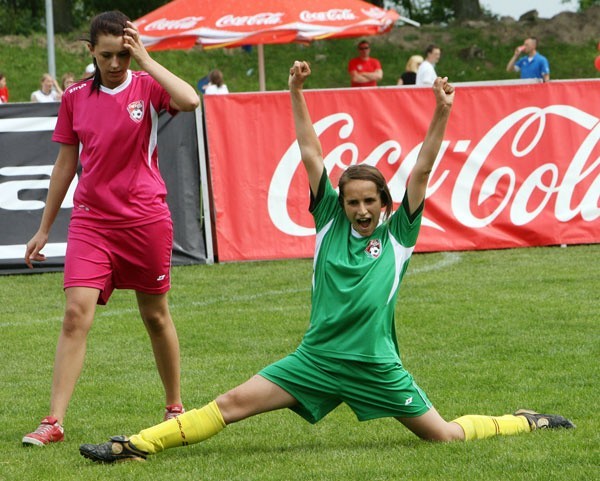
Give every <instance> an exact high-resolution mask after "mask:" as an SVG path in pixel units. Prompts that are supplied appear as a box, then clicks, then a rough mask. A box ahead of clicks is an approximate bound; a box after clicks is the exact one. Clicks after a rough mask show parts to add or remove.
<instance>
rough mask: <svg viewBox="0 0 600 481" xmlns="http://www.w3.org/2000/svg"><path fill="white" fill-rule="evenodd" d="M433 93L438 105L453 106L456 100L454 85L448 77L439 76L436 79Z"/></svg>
mask: <svg viewBox="0 0 600 481" xmlns="http://www.w3.org/2000/svg"><path fill="white" fill-rule="evenodd" d="M433 93H434V94H435V100H436V103H437V104H438V105H446V106H449V107H451V106H452V103H453V102H454V87H453V86H452V85H451V84H450V83H448V77H443V78H442V77H438V78H436V79H435V82H434V83H433Z"/></svg>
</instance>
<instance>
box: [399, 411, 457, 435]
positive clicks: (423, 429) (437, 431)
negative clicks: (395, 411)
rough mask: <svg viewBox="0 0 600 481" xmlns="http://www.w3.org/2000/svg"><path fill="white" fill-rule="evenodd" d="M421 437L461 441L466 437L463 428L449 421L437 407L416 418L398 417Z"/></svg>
mask: <svg viewBox="0 0 600 481" xmlns="http://www.w3.org/2000/svg"><path fill="white" fill-rule="evenodd" d="M396 419H397V420H398V421H400V422H401V423H402V424H404V425H405V426H406V427H407V428H408V429H410V430H411V431H412V432H413V433H415V434H416V435H417V436H419V437H420V438H421V439H425V440H427V441H460V440H464V439H465V433H464V431H463V430H462V428H461V427H460V426H459V425H458V424H456V423H454V422H447V421H446V420H444V418H442V416H440V415H439V413H438V412H437V411H436V410H435V408H433V407H432V408H431V409H430V410H429V411H427V412H426V413H425V414H423V415H421V416H418V417H416V418H396Z"/></svg>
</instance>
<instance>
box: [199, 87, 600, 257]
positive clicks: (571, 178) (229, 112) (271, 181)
mask: <svg viewBox="0 0 600 481" xmlns="http://www.w3.org/2000/svg"><path fill="white" fill-rule="evenodd" d="M305 94H306V99H307V103H308V106H309V109H310V112H311V116H312V119H313V122H314V125H315V129H316V131H317V135H318V136H319V138H320V140H321V143H322V145H323V155H324V158H325V164H326V167H327V170H328V172H329V175H330V178H331V179H332V182H333V185H337V179H338V178H339V175H340V174H341V172H342V170H343V169H344V168H345V167H346V166H348V165H350V164H352V163H363V162H365V163H368V164H371V165H375V166H377V167H378V168H379V169H380V170H381V171H382V172H383V173H384V175H385V176H386V178H387V179H388V183H389V186H390V190H391V192H392V196H393V198H394V202H395V206H397V205H398V203H399V202H400V201H401V199H402V196H403V194H404V189H405V181H406V178H407V176H408V174H409V173H410V170H411V168H412V166H413V165H414V162H415V161H416V155H417V153H418V150H419V147H420V143H421V141H422V139H423V138H424V136H425V131H426V129H427V126H428V123H429V119H430V118H431V114H432V111H433V108H434V97H433V93H432V92H431V91H430V90H429V89H424V88H379V89H377V88H373V89H343V90H313V91H310V90H308V91H306V93H305ZM205 114H206V128H207V136H208V150H209V159H210V168H211V175H212V188H213V196H214V207H215V211H216V237H217V253H218V258H219V260H220V261H234V260H255V259H276V258H295V257H311V256H312V254H313V248H314V228H313V223H312V217H311V215H310V214H309V212H308V202H309V198H308V181H307V178H306V174H305V173H304V171H303V168H302V166H301V165H300V157H299V150H298V147H297V144H296V142H295V132H294V126H293V122H292V113H291V107H290V100H289V94H288V93H286V92H270V93H255V94H231V95H224V96H207V97H205ZM599 120H600V82H598V81H596V80H589V81H587V80H582V81H570V82H566V81H565V82H556V81H555V82H550V83H546V84H504V85H477V86H474V85H464V86H461V85H457V93H456V99H455V105H454V108H453V112H452V115H451V118H450V122H449V126H448V129H447V131H446V135H445V140H444V142H443V145H442V149H441V151H440V155H439V157H438V160H437V162H436V166H435V168H434V171H433V173H432V175H431V178H430V182H429V187H428V193H427V201H426V207H425V214H424V218H423V226H422V228H421V234H420V237H419V241H418V244H417V251H420V252H425V251H441V250H443V251H446V250H469V249H494V248H506V247H518V246H541V245H554V244H579V243H596V242H600V220H599V219H598V218H599V217H600V146H599V142H598V139H599V137H600V123H599Z"/></svg>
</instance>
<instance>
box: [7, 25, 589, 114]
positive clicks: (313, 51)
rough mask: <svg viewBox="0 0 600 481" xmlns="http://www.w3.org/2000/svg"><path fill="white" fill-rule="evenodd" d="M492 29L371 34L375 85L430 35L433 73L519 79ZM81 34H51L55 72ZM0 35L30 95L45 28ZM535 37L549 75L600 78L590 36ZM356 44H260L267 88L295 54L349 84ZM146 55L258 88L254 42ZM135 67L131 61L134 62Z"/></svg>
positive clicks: (76, 52) (21, 90)
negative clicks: (576, 39)
mask: <svg viewBox="0 0 600 481" xmlns="http://www.w3.org/2000/svg"><path fill="white" fill-rule="evenodd" d="M523 28H524V29H526V28H527V27H526V26H524V27H523ZM500 31H502V29H501V30H500ZM498 32H499V30H498V29H488V28H473V27H467V26H452V27H435V26H429V25H425V26H423V27H421V28H420V29H416V28H412V27H403V28H402V30H398V32H396V33H395V35H394V36H391V35H384V36H381V37H372V38H371V42H372V44H373V49H372V50H373V51H372V55H373V56H374V57H376V58H378V59H379V60H380V61H381V63H382V66H383V71H384V78H383V80H382V82H380V85H382V86H386V85H396V82H397V80H398V77H399V76H400V75H401V74H402V72H403V71H404V66H405V64H406V60H407V59H408V57H409V56H410V55H413V54H415V53H421V50H422V49H423V48H424V47H425V46H426V45H427V44H428V43H430V42H432V41H433V42H435V43H438V44H439V45H441V46H442V47H443V56H442V60H441V62H440V63H439V64H438V67H437V71H438V74H440V75H445V76H448V78H449V79H450V80H451V81H453V82H465V81H477V80H499V79H514V78H517V77H518V76H517V75H516V74H514V73H508V72H506V71H505V67H506V63H507V62H508V60H509V58H510V56H511V55H512V52H513V49H514V46H515V45H518V44H519V43H520V42H522V40H523V30H522V29H515V36H514V38H512V39H508V38H506V35H507V34H506V33H504V34H503V38H500V36H499V35H500V34H499V33H498ZM508 35H509V36H510V34H508ZM79 37H80V36H79V35H69V36H64V35H63V36H58V37H57V41H56V47H55V52H56V70H57V77H59V78H60V77H61V76H62V74H63V73H65V72H73V73H75V74H76V75H79V74H80V73H82V72H83V70H84V68H85V66H86V65H87V64H88V63H89V62H90V61H91V57H90V54H89V52H88V51H87V48H86V46H85V44H84V43H83V42H78V41H77V38H79ZM1 40H2V41H1V42H0V71H3V72H4V73H5V74H6V77H7V79H8V85H9V89H10V93H11V101H12V102H28V101H29V98H30V95H31V92H32V91H34V90H37V89H38V88H39V79H40V77H41V75H42V73H44V72H46V71H47V70H48V61H47V53H46V46H45V35H42V34H36V35H34V36H32V37H5V38H2V39H1ZM540 40H541V47H540V52H541V53H543V54H544V55H545V56H546V57H548V59H549V61H550V67H551V76H552V79H578V78H598V77H600V72H598V71H597V70H596V69H595V68H594V58H595V57H596V55H597V54H598V52H597V49H596V46H597V42H598V39H597V38H596V37H594V38H589V39H584V40H581V41H580V43H571V44H566V43H560V42H558V41H557V40H556V38H554V37H553V36H544V37H543V38H541V39H540ZM356 43H357V39H342V40H322V41H316V42H313V43H312V44H310V45H308V46H304V45H299V44H290V45H266V46H265V47H264V50H265V71H266V86H267V90H284V89H285V88H287V75H288V67H289V66H290V65H291V64H292V62H293V61H294V60H298V59H301V60H308V61H309V62H310V63H311V65H312V68H313V71H314V75H313V76H312V77H311V79H310V83H309V84H308V87H309V88H338V87H348V86H349V78H348V72H347V65H348V60H349V59H350V58H351V57H353V56H355V55H356ZM473 45H476V46H478V47H479V48H480V49H481V50H483V52H484V58H470V59H465V58H463V56H462V55H461V51H462V50H464V49H468V48H469V47H471V46H473ZM152 56H153V57H154V58H156V59H157V60H158V61H159V62H161V63H162V64H163V65H164V66H165V67H167V68H168V69H170V70H172V71H173V72H175V73H176V74H177V75H179V76H181V77H182V78H183V79H185V80H186V81H188V82H189V83H190V84H192V85H194V86H195V85H196V82H197V81H198V79H200V78H201V77H203V76H205V75H207V74H208V72H209V71H210V70H212V69H214V68H219V69H221V70H222V71H223V75H224V78H225V82H226V83H227V85H228V87H229V90H230V91H231V92H246V91H256V90H258V60H257V51H256V48H254V49H252V52H251V53H245V52H243V51H241V49H232V50H225V49H214V50H204V51H202V50H190V51H165V52H153V53H152ZM133 68H136V66H135V65H133Z"/></svg>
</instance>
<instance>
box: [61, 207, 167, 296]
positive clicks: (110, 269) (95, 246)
mask: <svg viewBox="0 0 600 481" xmlns="http://www.w3.org/2000/svg"><path fill="white" fill-rule="evenodd" d="M172 248H173V222H172V221H171V219H170V218H167V219H164V220H160V221H158V222H153V223H151V224H145V225H140V226H135V227H126V228H120V229H108V228H104V227H89V226H80V225H71V226H69V233H68V236H67V252H66V255H65V280H64V287H65V288H67V287H92V288H96V289H99V290H100V296H99V298H98V304H106V303H107V302H108V299H109V298H110V295H111V294H112V291H113V290H114V289H133V290H135V291H140V292H144V293H146V294H164V293H165V292H167V291H168V290H169V289H170V288H171V272H170V269H171V250H172Z"/></svg>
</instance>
